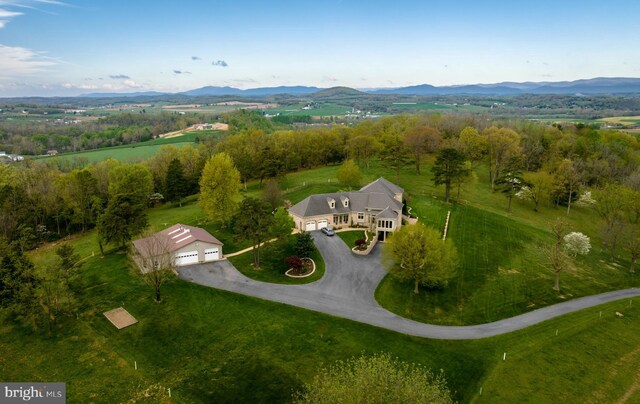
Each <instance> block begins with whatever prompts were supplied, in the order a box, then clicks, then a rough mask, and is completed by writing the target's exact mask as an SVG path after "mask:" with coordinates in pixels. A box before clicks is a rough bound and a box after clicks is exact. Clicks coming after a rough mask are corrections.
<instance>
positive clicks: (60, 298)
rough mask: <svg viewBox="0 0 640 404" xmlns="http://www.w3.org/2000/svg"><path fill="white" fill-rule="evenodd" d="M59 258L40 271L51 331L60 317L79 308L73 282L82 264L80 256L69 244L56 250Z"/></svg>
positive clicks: (45, 307)
mask: <svg viewBox="0 0 640 404" xmlns="http://www.w3.org/2000/svg"><path fill="white" fill-rule="evenodd" d="M56 255H57V260H56V261H55V262H54V263H51V264H48V265H46V266H45V267H44V268H41V270H40V272H39V274H38V275H39V281H40V288H39V290H40V296H41V298H42V306H43V308H44V310H45V312H46V316H47V323H48V328H49V333H50V334H51V333H52V332H53V330H54V328H55V327H56V326H57V325H58V318H59V317H60V316H61V315H63V314H71V313H73V312H74V311H75V310H76V309H77V307H76V306H77V302H76V299H75V296H74V294H73V289H72V282H73V279H74V278H76V275H77V271H78V269H80V267H81V266H82V262H81V261H80V256H79V255H78V254H77V253H76V252H75V250H74V248H73V247H72V246H71V245H69V244H64V245H62V246H60V247H59V248H58V249H57V250H56Z"/></svg>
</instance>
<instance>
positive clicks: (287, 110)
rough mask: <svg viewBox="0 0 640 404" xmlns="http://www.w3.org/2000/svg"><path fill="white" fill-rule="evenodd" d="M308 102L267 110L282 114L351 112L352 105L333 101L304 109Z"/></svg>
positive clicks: (343, 113) (311, 114)
mask: <svg viewBox="0 0 640 404" xmlns="http://www.w3.org/2000/svg"><path fill="white" fill-rule="evenodd" d="M306 105H307V104H297V105H287V106H280V107H278V108H271V109H268V110H266V111H265V112H266V113H268V114H272V115H274V114H280V115H310V116H342V115H345V114H347V113H349V112H351V107H348V106H346V105H339V104H333V103H320V104H317V105H315V106H314V107H313V108H311V109H306V110H305V109H302V108H303V107H305V106H306Z"/></svg>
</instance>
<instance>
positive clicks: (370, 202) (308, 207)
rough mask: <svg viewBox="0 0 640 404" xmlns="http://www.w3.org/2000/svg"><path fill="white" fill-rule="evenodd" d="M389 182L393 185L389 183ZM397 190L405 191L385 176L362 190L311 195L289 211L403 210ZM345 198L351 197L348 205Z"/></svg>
mask: <svg viewBox="0 0 640 404" xmlns="http://www.w3.org/2000/svg"><path fill="white" fill-rule="evenodd" d="M387 183H388V184H390V185H391V186H389V185H387ZM374 184H375V185H374ZM372 188H374V189H372ZM396 191H398V192H397V193H401V192H403V190H402V188H400V187H398V186H397V185H395V184H392V183H390V182H389V181H387V180H385V179H384V178H380V179H378V180H376V181H374V182H372V183H371V184H369V185H367V186H365V187H363V188H362V189H361V190H360V191H353V192H339V193H332V194H319V195H311V196H309V197H307V198H305V199H304V200H302V201H301V202H299V203H297V204H295V205H294V206H292V207H291V208H289V212H291V213H293V214H294V215H296V216H300V217H309V216H318V215H326V214H341V213H342V214H344V213H350V212H365V211H372V210H373V211H382V210H385V209H387V208H389V209H391V210H392V211H401V210H402V202H400V201H398V200H396V199H394V196H395V194H396ZM345 198H348V199H349V206H348V207H345V206H344V204H343V202H344V200H345ZM330 199H333V200H335V201H336V203H335V208H333V209H332V208H331V207H330V205H329V202H328V201H329V200H330ZM394 217H395V216H394Z"/></svg>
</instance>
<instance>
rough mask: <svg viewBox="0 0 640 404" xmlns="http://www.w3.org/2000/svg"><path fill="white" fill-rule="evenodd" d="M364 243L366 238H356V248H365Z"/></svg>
mask: <svg viewBox="0 0 640 404" xmlns="http://www.w3.org/2000/svg"><path fill="white" fill-rule="evenodd" d="M366 244H367V240H365V239H363V238H361V239H359V240H356V247H357V248H358V250H364V249H365V248H366Z"/></svg>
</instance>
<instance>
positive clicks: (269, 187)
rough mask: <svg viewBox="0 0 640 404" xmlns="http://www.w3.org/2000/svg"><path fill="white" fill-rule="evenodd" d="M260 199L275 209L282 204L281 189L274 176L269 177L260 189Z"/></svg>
mask: <svg viewBox="0 0 640 404" xmlns="http://www.w3.org/2000/svg"><path fill="white" fill-rule="evenodd" d="M262 199H263V200H264V201H265V202H267V203H268V204H269V206H271V208H272V209H276V208H278V207H280V206H282V203H283V201H284V198H283V196H282V190H281V189H280V184H278V181H276V180H275V179H274V178H271V179H269V180H268V181H267V182H265V184H264V189H263V190H262Z"/></svg>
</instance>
